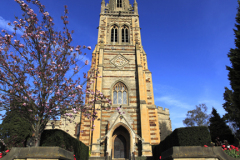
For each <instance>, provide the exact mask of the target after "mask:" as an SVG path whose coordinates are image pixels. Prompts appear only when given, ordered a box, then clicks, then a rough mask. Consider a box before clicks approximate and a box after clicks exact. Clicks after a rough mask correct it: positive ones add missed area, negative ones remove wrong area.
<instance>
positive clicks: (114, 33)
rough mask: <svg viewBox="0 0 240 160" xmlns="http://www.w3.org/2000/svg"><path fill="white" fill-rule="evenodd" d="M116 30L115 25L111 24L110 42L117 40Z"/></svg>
mask: <svg viewBox="0 0 240 160" xmlns="http://www.w3.org/2000/svg"><path fill="white" fill-rule="evenodd" d="M117 31H118V28H117V26H116V25H113V26H112V29H111V42H117V36H118V34H117Z"/></svg>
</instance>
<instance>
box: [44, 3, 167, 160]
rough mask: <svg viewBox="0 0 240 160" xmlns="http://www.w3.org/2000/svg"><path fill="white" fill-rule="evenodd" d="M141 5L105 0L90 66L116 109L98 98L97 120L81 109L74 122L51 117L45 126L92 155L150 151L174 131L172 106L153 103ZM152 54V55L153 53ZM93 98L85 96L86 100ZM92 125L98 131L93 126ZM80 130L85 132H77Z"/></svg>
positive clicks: (118, 155)
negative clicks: (67, 136)
mask: <svg viewBox="0 0 240 160" xmlns="http://www.w3.org/2000/svg"><path fill="white" fill-rule="evenodd" d="M140 30H141V28H140V25H139V14H138V4H137V1H136V0H134V3H133V5H131V4H130V2H129V0H109V3H106V2H105V0H102V2H101V13H100V20H99V27H98V38H97V45H96V47H95V49H94V51H93V53H92V64H91V68H94V69H98V71H99V76H100V77H98V78H97V79H96V82H95V83H94V84H93V85H92V86H91V87H92V88H91V89H92V90H98V91H100V92H102V93H103V95H104V96H106V97H107V98H109V99H111V100H112V109H102V107H101V102H98V101H96V102H95V104H94V108H95V109H96V112H97V116H98V118H99V120H95V121H94V122H93V123H94V124H93V123H92V122H91V121H90V119H88V118H87V117H84V116H83V115H82V114H81V113H78V114H77V115H76V117H75V123H76V124H77V125H76V124H74V123H70V124H69V123H68V124H67V121H66V119H64V118H61V119H60V120H59V121H50V122H49V123H48V125H47V127H46V129H52V123H54V128H55V129H61V130H63V131H66V132H67V133H69V134H70V135H71V136H73V137H74V138H79V140H80V141H82V142H83V143H84V144H86V145H87V146H89V149H90V151H91V157H105V156H111V157H112V158H129V157H130V156H132V155H133V154H134V155H135V157H141V156H152V145H157V144H159V143H160V141H161V140H163V139H164V138H165V137H166V136H167V135H169V134H170V133H171V132H172V127H171V120H170V114H169V110H168V109H166V108H165V110H163V108H162V107H156V105H155V103H154V94H153V82H152V73H151V72H150V70H149V69H148V63H147V54H146V53H145V51H144V49H143V47H142V39H141V34H140ZM149 56H154V55H153V54H151V53H150V54H149ZM89 98H90V97H87V96H86V101H85V104H87V103H88V100H89ZM93 125H94V130H92V127H93ZM79 131H81V132H79Z"/></svg>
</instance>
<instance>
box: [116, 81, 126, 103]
mask: <svg viewBox="0 0 240 160" xmlns="http://www.w3.org/2000/svg"><path fill="white" fill-rule="evenodd" d="M127 94H128V91H127V87H126V86H125V85H124V84H123V83H121V82H118V83H117V84H115V86H114V87H113V104H127Z"/></svg>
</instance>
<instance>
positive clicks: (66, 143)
mask: <svg viewBox="0 0 240 160" xmlns="http://www.w3.org/2000/svg"><path fill="white" fill-rule="evenodd" d="M40 146H59V147H61V148H64V149H66V150H68V151H71V152H74V154H75V157H76V159H77V160H88V156H89V148H88V146H86V145H85V144H84V143H82V142H81V141H79V140H77V139H75V138H73V137H72V136H70V135H69V134H68V133H66V132H64V131H62V130H59V129H52V130H44V131H43V133H42V136H41V141H40Z"/></svg>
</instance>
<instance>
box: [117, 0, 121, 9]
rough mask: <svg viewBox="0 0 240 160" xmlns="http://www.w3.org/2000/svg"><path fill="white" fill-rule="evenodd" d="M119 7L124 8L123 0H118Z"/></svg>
mask: <svg viewBox="0 0 240 160" xmlns="http://www.w3.org/2000/svg"><path fill="white" fill-rule="evenodd" d="M117 7H118V8H122V0H117Z"/></svg>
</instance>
